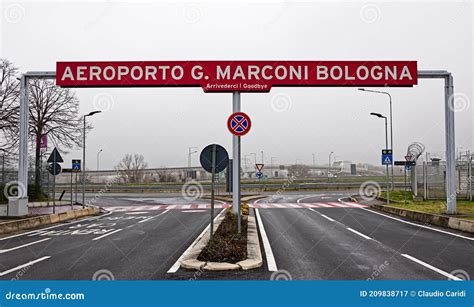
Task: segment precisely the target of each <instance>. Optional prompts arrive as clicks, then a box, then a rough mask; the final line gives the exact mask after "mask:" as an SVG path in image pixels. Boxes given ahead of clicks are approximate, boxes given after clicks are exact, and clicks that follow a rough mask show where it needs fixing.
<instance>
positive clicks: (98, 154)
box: [97, 148, 103, 170]
mask: <svg viewBox="0 0 474 307" xmlns="http://www.w3.org/2000/svg"><path fill="white" fill-rule="evenodd" d="M102 151H103V150H102V148H101V149H100V150H99V151H98V152H97V170H99V165H100V164H99V158H100V153H101V152H102Z"/></svg>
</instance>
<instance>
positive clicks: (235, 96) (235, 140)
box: [232, 92, 240, 234]
mask: <svg viewBox="0 0 474 307" xmlns="http://www.w3.org/2000/svg"><path fill="white" fill-rule="evenodd" d="M232 111H233V113H235V112H240V92H233V93H232ZM232 161H233V164H232V204H233V212H234V214H236V215H237V232H238V233H239V234H240V136H236V135H233V136H232Z"/></svg>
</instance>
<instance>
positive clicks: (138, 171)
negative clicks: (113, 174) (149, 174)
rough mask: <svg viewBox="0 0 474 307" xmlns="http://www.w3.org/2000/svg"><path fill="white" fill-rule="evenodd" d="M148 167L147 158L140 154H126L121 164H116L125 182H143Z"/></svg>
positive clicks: (116, 168)
mask: <svg viewBox="0 0 474 307" xmlns="http://www.w3.org/2000/svg"><path fill="white" fill-rule="evenodd" d="M147 167H148V163H146V162H145V158H144V157H143V155H140V154H134V155H131V154H126V155H125V156H124V157H123V158H122V160H120V162H119V164H117V165H116V166H115V170H116V171H117V172H118V174H119V176H120V177H121V178H122V180H123V181H124V182H127V183H141V182H143V179H144V178H145V176H144V174H145V172H144V170H145V169H146V168H147Z"/></svg>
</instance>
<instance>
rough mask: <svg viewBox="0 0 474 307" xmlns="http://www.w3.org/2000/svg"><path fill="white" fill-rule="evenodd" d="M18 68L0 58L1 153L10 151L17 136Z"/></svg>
mask: <svg viewBox="0 0 474 307" xmlns="http://www.w3.org/2000/svg"><path fill="white" fill-rule="evenodd" d="M17 77H18V69H17V68H16V67H15V66H13V64H12V63H11V62H9V61H8V60H6V59H0V148H2V154H4V153H9V152H11V151H12V150H13V149H14V147H15V145H16V140H17V138H16V137H15V133H16V131H17V129H18V118H19V108H20V106H19V104H18V97H19V92H20V82H19V81H18V80H17Z"/></svg>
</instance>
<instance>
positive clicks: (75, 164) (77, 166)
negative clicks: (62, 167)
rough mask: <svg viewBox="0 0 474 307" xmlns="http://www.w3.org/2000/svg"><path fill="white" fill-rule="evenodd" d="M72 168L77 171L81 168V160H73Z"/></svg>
mask: <svg viewBox="0 0 474 307" xmlns="http://www.w3.org/2000/svg"><path fill="white" fill-rule="evenodd" d="M72 169H73V170H75V171H80V170H81V160H72Z"/></svg>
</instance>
